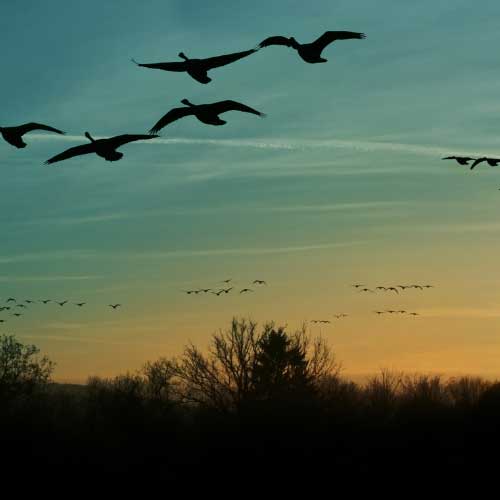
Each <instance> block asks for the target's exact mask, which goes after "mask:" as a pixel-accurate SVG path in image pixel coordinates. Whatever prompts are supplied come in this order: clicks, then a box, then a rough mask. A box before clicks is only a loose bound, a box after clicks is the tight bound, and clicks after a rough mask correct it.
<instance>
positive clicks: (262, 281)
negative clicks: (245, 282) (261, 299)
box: [253, 280, 267, 285]
mask: <svg viewBox="0 0 500 500" xmlns="http://www.w3.org/2000/svg"><path fill="white" fill-rule="evenodd" d="M253 284H254V285H267V283H266V282H265V281H264V280H254V281H253Z"/></svg>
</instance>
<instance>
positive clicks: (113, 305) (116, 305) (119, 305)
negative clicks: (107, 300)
mask: <svg viewBox="0 0 500 500" xmlns="http://www.w3.org/2000/svg"><path fill="white" fill-rule="evenodd" d="M108 305H109V307H112V308H113V309H117V308H118V307H121V306H122V305H121V304H108Z"/></svg>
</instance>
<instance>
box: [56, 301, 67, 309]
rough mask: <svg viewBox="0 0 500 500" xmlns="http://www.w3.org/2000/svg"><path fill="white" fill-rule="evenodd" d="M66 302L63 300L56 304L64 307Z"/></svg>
mask: <svg viewBox="0 0 500 500" xmlns="http://www.w3.org/2000/svg"><path fill="white" fill-rule="evenodd" d="M67 303H68V301H67V300H63V301H62V302H57V300H56V304H59V305H60V306H61V307H62V306H64V304H67Z"/></svg>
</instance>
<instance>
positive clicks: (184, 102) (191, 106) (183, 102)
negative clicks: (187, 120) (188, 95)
mask: <svg viewBox="0 0 500 500" xmlns="http://www.w3.org/2000/svg"><path fill="white" fill-rule="evenodd" d="M181 102H182V104H185V105H186V106H189V107H190V108H194V107H195V105H194V104H193V103H192V102H191V101H188V100H187V99H183V100H182V101H181Z"/></svg>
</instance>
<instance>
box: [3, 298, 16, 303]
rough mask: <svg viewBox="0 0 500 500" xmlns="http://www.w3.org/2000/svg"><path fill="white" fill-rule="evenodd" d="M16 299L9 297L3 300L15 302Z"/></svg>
mask: <svg viewBox="0 0 500 500" xmlns="http://www.w3.org/2000/svg"><path fill="white" fill-rule="evenodd" d="M15 301H16V299H14V298H13V297H9V298H8V299H7V300H6V301H5V302H15Z"/></svg>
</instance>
